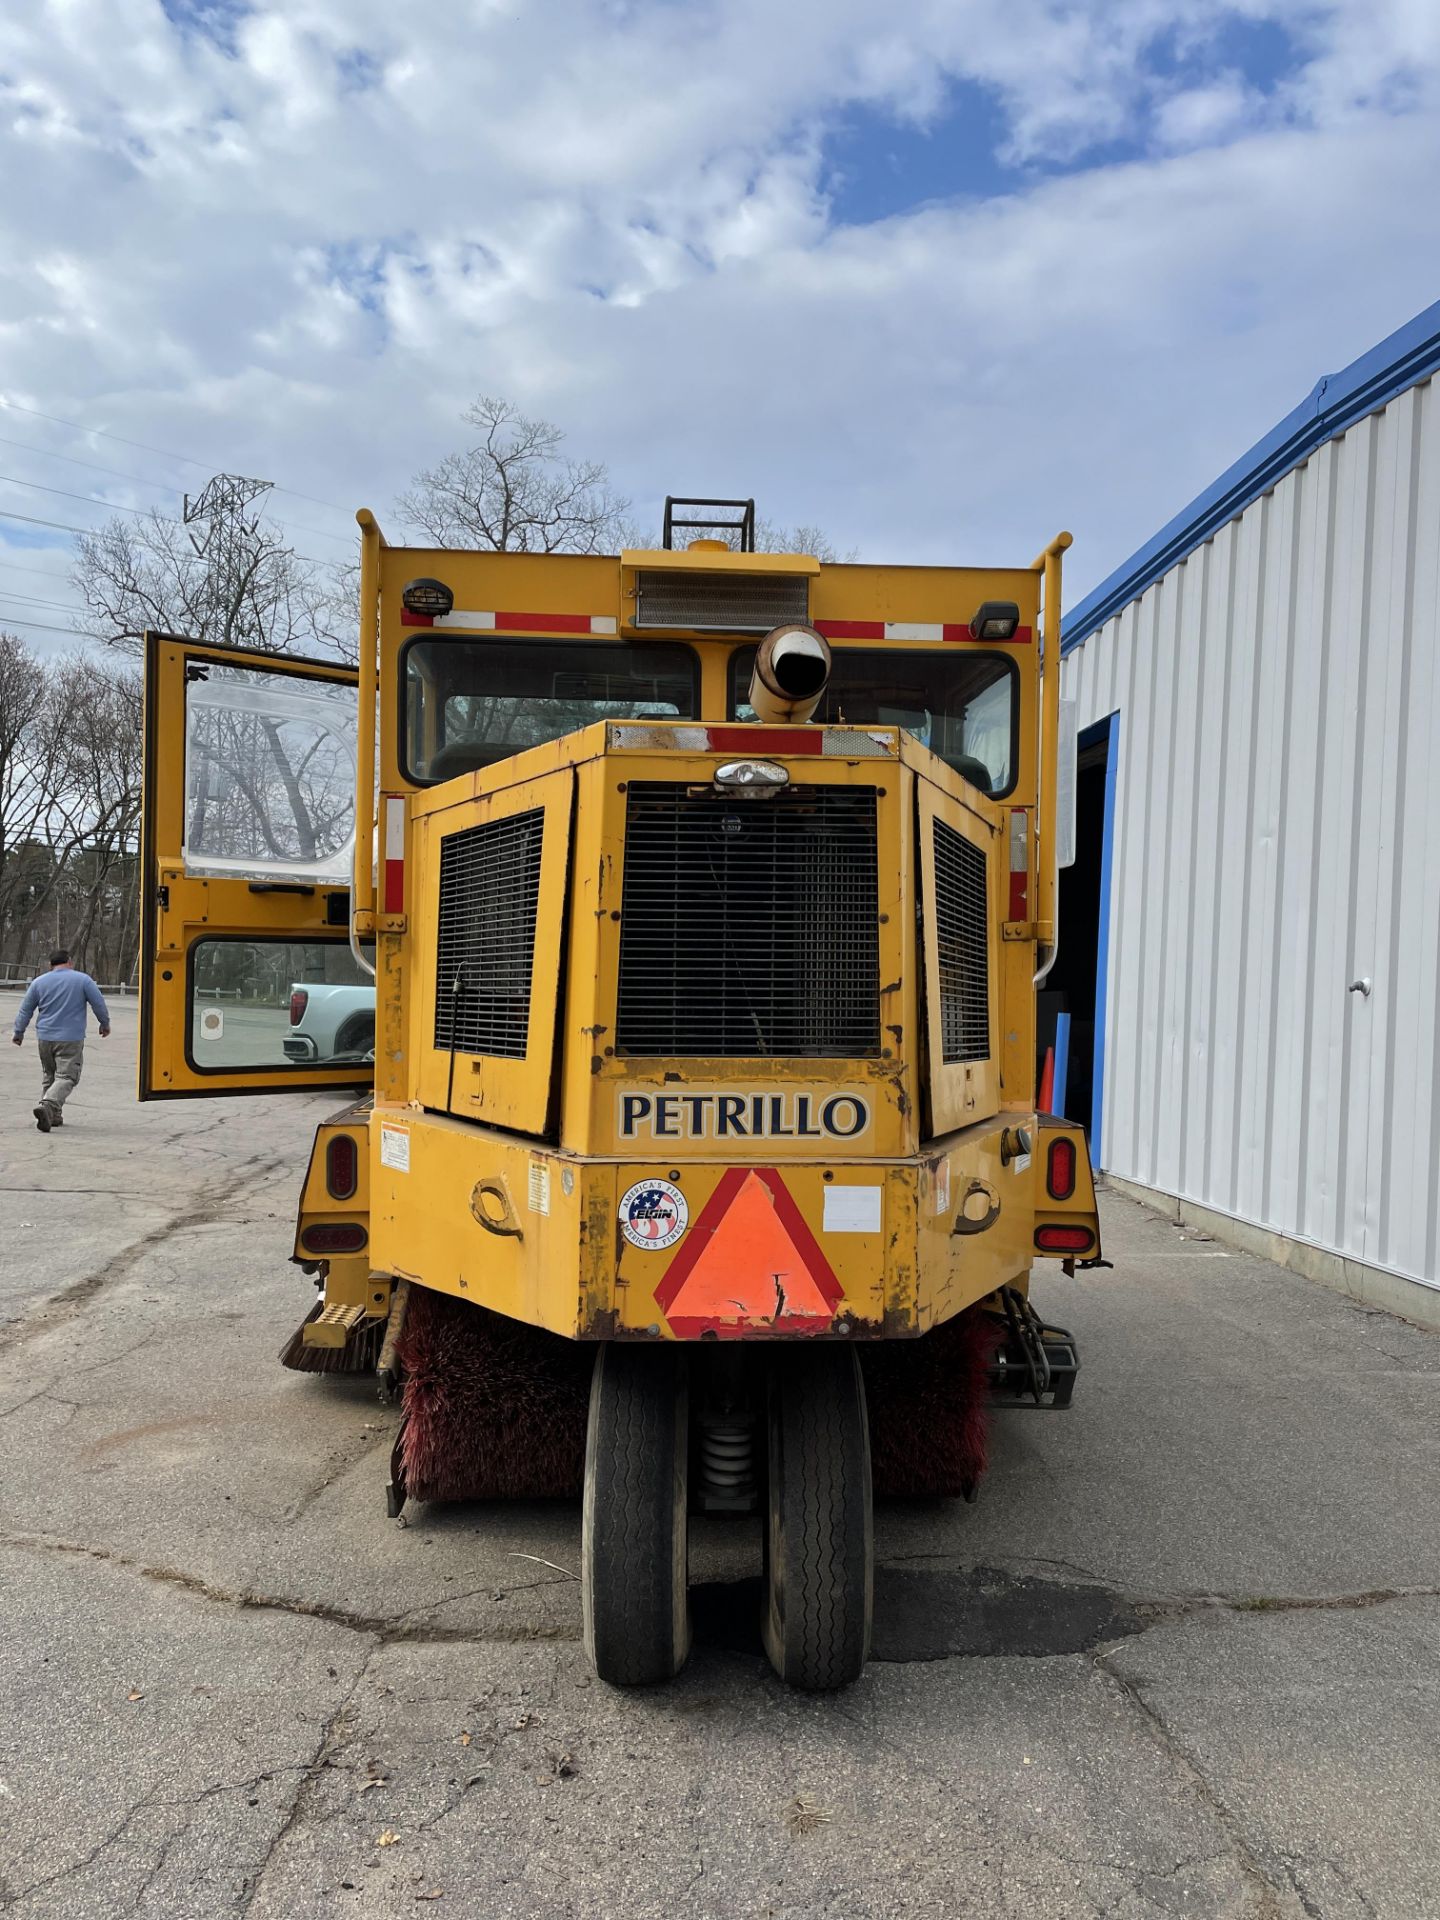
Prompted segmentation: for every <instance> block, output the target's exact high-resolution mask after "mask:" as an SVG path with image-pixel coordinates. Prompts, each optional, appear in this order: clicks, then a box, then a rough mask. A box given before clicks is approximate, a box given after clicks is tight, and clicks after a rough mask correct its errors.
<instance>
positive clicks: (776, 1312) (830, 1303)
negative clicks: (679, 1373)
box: [655, 1167, 843, 1340]
mask: <svg viewBox="0 0 1440 1920" xmlns="http://www.w3.org/2000/svg"><path fill="white" fill-rule="evenodd" d="M842 1298H843V1289H842V1288H841V1286H840V1283H839V1281H838V1280H837V1279H836V1278H835V1274H834V1270H833V1269H832V1268H831V1265H830V1262H829V1261H828V1260H827V1259H826V1258H825V1255H824V1254H823V1253H822V1252H821V1250H820V1247H819V1245H818V1243H817V1242H816V1239H815V1236H814V1234H813V1233H812V1232H811V1231H810V1228H809V1227H808V1226H807V1224H806V1222H805V1217H804V1215H803V1214H802V1213H801V1211H800V1209H799V1208H798V1207H797V1206H796V1204H795V1201H794V1199H793V1197H792V1196H791V1194H790V1191H789V1189H788V1188H787V1187H786V1185H785V1183H784V1181H783V1180H782V1179H781V1178H780V1175H779V1173H778V1172H777V1171H776V1170H775V1168H774V1167H732V1168H731V1169H730V1170H729V1172H728V1173H726V1174H725V1175H724V1176H723V1177H722V1179H721V1180H720V1182H719V1184H718V1186H717V1187H716V1188H715V1191H714V1192H713V1193H712V1194H711V1196H710V1198H709V1199H708V1200H707V1201H706V1203H705V1205H704V1206H703V1207H702V1208H701V1210H700V1214H699V1216H698V1218H697V1219H696V1221H695V1224H694V1225H693V1226H692V1227H691V1229H690V1231H689V1233H688V1234H687V1235H686V1236H685V1239H684V1241H683V1242H682V1243H681V1245H680V1247H679V1249H678V1251H677V1252H676V1254H675V1255H674V1257H673V1258H672V1260H671V1262H670V1265H669V1267H668V1269H667V1270H666V1274H665V1278H664V1279H663V1280H662V1281H661V1283H660V1285H659V1287H658V1288H657V1289H656V1292H655V1300H656V1304H657V1305H658V1306H659V1308H660V1311H661V1312H662V1313H663V1314H664V1315H665V1317H666V1319H667V1320H668V1321H669V1322H670V1326H671V1328H672V1330H673V1331H674V1332H675V1334H676V1335H677V1336H678V1337H679V1338H680V1339H682V1340H686V1339H688V1340H694V1339H698V1338H699V1336H700V1335H701V1334H702V1333H713V1334H717V1335H719V1337H720V1338H721V1339H722V1340H723V1339H726V1338H729V1339H734V1338H737V1337H739V1336H741V1335H744V1334H757V1333H758V1334H775V1333H826V1332H828V1331H829V1329H830V1326H831V1324H832V1322H833V1320H834V1317H835V1309H836V1307H837V1306H838V1305H839V1303H840V1300H841V1299H842Z"/></svg>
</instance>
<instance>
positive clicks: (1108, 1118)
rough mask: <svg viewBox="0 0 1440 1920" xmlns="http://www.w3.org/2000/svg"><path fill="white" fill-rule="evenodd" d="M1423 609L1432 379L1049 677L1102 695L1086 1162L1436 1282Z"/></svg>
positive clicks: (1439, 1278) (1311, 466)
mask: <svg viewBox="0 0 1440 1920" xmlns="http://www.w3.org/2000/svg"><path fill="white" fill-rule="evenodd" d="M1437 609H1440V399H1437V397H1436V395H1435V392H1434V389H1433V388H1432V387H1431V385H1430V384H1429V383H1428V382H1427V383H1425V384H1423V385H1421V386H1418V387H1413V388H1411V389H1409V390H1408V391H1407V392H1406V393H1404V394H1402V395H1400V396H1399V398H1397V399H1395V400H1393V401H1392V402H1391V403H1390V404H1389V405H1388V406H1386V407H1385V408H1383V409H1382V410H1381V411H1379V412H1377V413H1374V414H1371V415H1369V416H1368V417H1367V418H1365V419H1364V420H1362V421H1360V422H1359V423H1358V424H1356V425H1355V426H1353V427H1351V428H1350V429H1349V431H1348V432H1346V433H1345V434H1344V435H1343V436H1342V437H1340V438H1338V439H1335V440H1331V441H1329V442H1327V443H1326V444H1325V445H1324V446H1323V447H1321V448H1320V449H1319V450H1318V451H1317V452H1316V453H1315V454H1314V455H1313V456H1312V457H1311V458H1310V459H1309V460H1308V461H1307V462H1306V463H1305V464H1304V465H1303V466H1300V467H1298V468H1296V469H1295V470H1294V471H1293V472H1291V473H1289V474H1287V475H1286V477H1285V478H1284V479H1283V480H1281V481H1280V482H1279V483H1278V484H1277V485H1276V487H1275V488H1274V489H1273V491H1271V492H1270V493H1268V494H1265V495H1263V496H1262V497H1261V498H1260V499H1258V500H1256V501H1254V502H1253V503H1252V504H1251V505H1250V506H1249V507H1247V508H1246V510H1245V511H1244V513H1242V514H1241V515H1239V517H1238V518H1236V519H1235V520H1233V521H1231V522H1230V523H1229V524H1228V525H1226V526H1225V527H1224V528H1222V529H1221V530H1220V531H1219V532H1218V533H1217V534H1216V535H1215V536H1214V538H1213V539H1211V540H1210V541H1208V542H1207V543H1206V544H1205V545H1204V546H1202V547H1200V548H1198V549H1197V550H1196V551H1195V552H1194V553H1192V554H1191V555H1190V556H1189V558H1188V559H1186V560H1184V561H1182V562H1181V563H1180V564H1179V565H1178V566H1176V567H1173V568H1172V569H1171V570H1170V572H1169V573H1167V574H1165V575H1164V576H1163V577H1162V578H1161V579H1159V580H1157V581H1156V582H1155V583H1154V585H1152V586H1151V587H1149V588H1148V589H1147V590H1146V591H1145V593H1144V594H1143V595H1142V596H1141V597H1140V598H1139V599H1138V600H1136V601H1134V602H1132V603H1131V604H1130V605H1129V606H1127V607H1126V608H1125V609H1124V610H1123V612H1121V613H1120V614H1119V615H1117V616H1116V617H1115V618H1114V619H1112V620H1110V621H1108V622H1107V623H1106V624H1105V625H1104V626H1103V627H1101V628H1099V629H1098V630H1097V631H1096V632H1095V633H1093V634H1092V635H1091V636H1090V637H1089V638H1088V639H1087V640H1086V641H1085V642H1084V644H1083V645H1082V646H1080V647H1079V648H1077V649H1076V650H1075V652H1074V653H1072V654H1071V655H1070V657H1069V659H1068V661H1067V663H1066V683H1065V689H1066V694H1067V696H1068V697H1070V698H1074V699H1075V700H1077V701H1078V703H1079V710H1080V724H1081V725H1082V726H1087V725H1089V724H1090V723H1091V722H1093V721H1095V720H1099V719H1102V718H1103V717H1104V716H1105V715H1106V714H1108V713H1112V712H1115V711H1117V710H1118V711H1119V712H1120V713H1121V715H1122V725H1121V728H1120V764H1119V768H1118V777H1117V786H1116V805H1115V846H1114V849H1113V857H1114V869H1113V872H1114V879H1113V884H1112V889H1111V925H1110V975H1109V988H1108V996H1107V1007H1106V1034H1107V1041H1106V1062H1105V1110H1104V1116H1103V1123H1102V1125H1103V1139H1102V1142H1101V1154H1100V1158H1101V1162H1102V1164H1103V1165H1105V1166H1106V1167H1108V1168H1110V1169H1111V1170H1112V1171H1113V1172H1115V1173H1117V1174H1120V1175H1122V1176H1123V1177H1125V1178H1127V1179H1131V1180H1135V1181H1138V1182H1140V1183H1142V1184H1143V1185H1146V1186H1150V1187H1156V1188H1159V1189H1160V1190H1162V1191H1163V1192H1166V1193H1171V1194H1179V1195H1181V1196H1183V1197H1184V1198H1186V1199H1189V1200H1193V1201H1196V1202H1197V1203H1199V1204H1201V1205H1203V1206H1208V1207H1214V1208H1217V1209H1218V1210H1220V1211H1221V1212H1224V1213H1228V1214H1231V1215H1234V1216H1235V1217H1236V1218H1238V1219H1241V1220H1247V1221H1252V1222H1255V1223H1257V1224H1259V1225H1262V1226H1266V1227H1270V1228H1273V1229H1275V1230H1277V1231H1279V1232H1281V1233H1285V1234H1288V1235H1291V1236H1293V1237H1295V1238H1298V1239H1301V1240H1306V1241H1310V1242H1313V1243H1314V1244H1316V1245H1318V1246H1321V1247H1324V1248H1327V1249H1329V1250H1330V1251H1332V1252H1335V1253H1339V1254H1344V1255H1347V1256H1349V1257H1351V1258H1354V1259H1358V1260H1364V1261H1367V1262H1369V1263H1370V1264H1372V1265H1374V1266H1379V1267H1384V1268H1387V1269H1389V1270H1390V1271H1392V1272H1395V1273H1400V1274H1404V1275H1406V1276H1408V1277H1410V1278H1412V1279H1420V1280H1425V1281H1428V1282H1430V1283H1431V1284H1432V1285H1434V1284H1440V1258H1437V1255H1440V1245H1437V1239H1440V1217H1437V1208H1440V770H1437V760H1440V672H1437V668H1436V655H1437V653H1440V613H1437ZM1062 937H1063V935H1062ZM1360 976H1368V977H1369V978H1370V979H1371V980H1372V982H1373V987H1372V992H1371V994H1370V996H1369V998H1368V999H1367V998H1364V997H1363V996H1362V995H1360V994H1358V993H1356V994H1352V993H1350V992H1348V991H1347V988H1348V986H1349V983H1350V982H1351V981H1352V980H1354V979H1356V978H1357V977H1360Z"/></svg>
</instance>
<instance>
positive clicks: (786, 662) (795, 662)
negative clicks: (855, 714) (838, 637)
mask: <svg viewBox="0 0 1440 1920" xmlns="http://www.w3.org/2000/svg"><path fill="white" fill-rule="evenodd" d="M829 683H830V647H829V643H828V642H827V641H826V640H825V639H824V637H823V636H822V635H821V634H818V633H817V632H816V631H815V629H814V627H806V626H801V625H799V624H798V623H797V624H796V625H793V626H784V627H775V628H774V629H773V630H772V631H771V632H769V633H767V634H766V636H765V638H764V639H763V640H762V641H761V642H760V646H759V650H758V651H757V653H756V655H755V671H754V673H753V674H752V675H751V676H750V705H751V706H752V707H753V708H754V709H755V718H756V719H757V720H760V721H762V722H763V723H764V724H765V725H766V726H784V725H787V724H793V723H795V722H796V721H805V720H808V719H810V717H811V715H812V714H813V713H814V711H815V709H816V707H818V706H819V704H820V700H821V697H822V695H823V694H824V692H825V689H826V687H827V686H828V685H829Z"/></svg>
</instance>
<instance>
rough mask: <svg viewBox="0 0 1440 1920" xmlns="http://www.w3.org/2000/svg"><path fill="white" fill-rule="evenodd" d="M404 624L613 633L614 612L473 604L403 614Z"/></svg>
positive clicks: (469, 629) (477, 630) (481, 629)
mask: <svg viewBox="0 0 1440 1920" xmlns="http://www.w3.org/2000/svg"><path fill="white" fill-rule="evenodd" d="M400 624H401V626H402V627H448V628H450V629H451V630H452V631H453V630H455V629H457V628H458V629H459V630H460V631H461V632H465V633H495V632H497V631H498V632H501V633H588V634H613V633H614V632H615V616H614V614H613V613H505V612H496V613H491V612H488V611H487V612H477V611H476V610H475V609H474V608H473V607H470V608H461V607H457V608H454V609H453V610H452V611H451V612H449V613H407V612H405V611H403V610H402V612H401V614H400Z"/></svg>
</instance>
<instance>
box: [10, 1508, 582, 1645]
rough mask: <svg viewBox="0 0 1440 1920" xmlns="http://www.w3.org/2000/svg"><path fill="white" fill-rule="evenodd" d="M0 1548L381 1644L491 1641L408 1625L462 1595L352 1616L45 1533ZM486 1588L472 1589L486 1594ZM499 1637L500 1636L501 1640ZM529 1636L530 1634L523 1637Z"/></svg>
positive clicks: (455, 1630)
mask: <svg viewBox="0 0 1440 1920" xmlns="http://www.w3.org/2000/svg"><path fill="white" fill-rule="evenodd" d="M0 1547H11V1548H13V1549H15V1550H16V1551H17V1552H21V1553H53V1554H63V1555H69V1556H71V1557H72V1558H75V1559H84V1560H94V1561H97V1562H99V1564H100V1565H102V1566H110V1567H118V1568H120V1569H121V1570H122V1571H123V1572H125V1573H130V1574H134V1575H135V1576H136V1577H137V1578H138V1579H141V1580H150V1581H154V1582H155V1583H156V1584H157V1585H160V1586H167V1587H174V1588H177V1589H178V1590H180V1591H181V1592H184V1593H192V1594H194V1595H195V1596H196V1597H197V1598H198V1599H201V1600H209V1601H213V1602H214V1603H215V1604H216V1605H217V1606H225V1607H235V1608H237V1609H241V1610H243V1611H245V1612H260V1613H287V1614H292V1615H295V1616H297V1617H298V1618H300V1619H303V1620H320V1621H323V1622H324V1623H325V1624H326V1625H327V1626H332V1627H340V1628H342V1629H343V1630H344V1631H345V1632H347V1633H363V1634H368V1635H370V1636H371V1637H372V1638H374V1639H375V1640H377V1641H378V1642H379V1643H380V1644H381V1645H382V1646H391V1645H395V1644H397V1643H398V1642H401V1641H405V1642H412V1643H420V1644H425V1645H436V1646H441V1645H458V1646H464V1645H472V1644H475V1643H477V1642H485V1641H489V1640H492V1639H494V1638H495V1637H496V1636H495V1635H493V1634H488V1633H483V1632H480V1631H478V1630H477V1629H475V1628H474V1627H447V1626H443V1625H441V1624H439V1623H436V1622H431V1623H428V1624H426V1623H424V1622H421V1621H414V1623H413V1624H412V1620H413V1616H415V1615H417V1614H424V1613H427V1612H433V1611H434V1609H435V1608H437V1607H441V1606H445V1605H447V1604H449V1602H450V1601H451V1600H452V1599H461V1598H463V1597H464V1596H463V1595H459V1594H456V1595H445V1596H442V1597H441V1598H439V1599H437V1600H435V1601H432V1602H430V1603H429V1604H428V1605H420V1606H415V1607H410V1608H407V1609H405V1610H404V1611H403V1612H400V1613H380V1614H371V1613H357V1612H356V1611H354V1610H353V1609H352V1608H349V1607H337V1606H332V1605H330V1604H329V1603H328V1602H326V1601H323V1600H297V1599H293V1598H291V1597H290V1596H288V1595H286V1594H274V1593H260V1592H256V1591H255V1590H254V1589H253V1588H246V1587H239V1588H235V1587H222V1586H220V1585H218V1584H217V1583H216V1582H215V1581H212V1580H206V1579H204V1578H203V1577H202V1576H201V1575H199V1574H195V1573H187V1572H185V1570H184V1569H183V1568H180V1567H166V1566H155V1565H153V1564H151V1563H150V1562H148V1561H145V1560H137V1559H135V1558H133V1557H132V1556H131V1555H129V1554H124V1553H119V1552H116V1551H114V1550H113V1549H111V1548H109V1547H96V1546H87V1545H86V1544H85V1543H84V1542H83V1541H78V1540H56V1539H53V1538H51V1537H49V1536H47V1535H45V1534H33V1533H7V1534H0ZM568 1584H569V1583H568V1582H567V1581H564V1580H558V1579H557V1580H536V1581H533V1582H530V1583H529V1584H528V1585H526V1586H523V1587H515V1588H505V1589H504V1591H505V1592H507V1593H509V1592H516V1593H528V1592H532V1591H534V1590H535V1589H536V1588H539V1587H552V1586H565V1585H568ZM491 1590H492V1589H488V1588H487V1589H477V1591H491ZM501 1637H502V1638H503V1637H504V1636H501ZM529 1637H533V1636H529Z"/></svg>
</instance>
